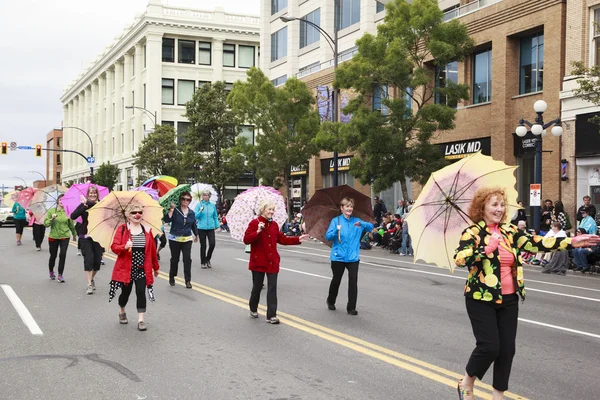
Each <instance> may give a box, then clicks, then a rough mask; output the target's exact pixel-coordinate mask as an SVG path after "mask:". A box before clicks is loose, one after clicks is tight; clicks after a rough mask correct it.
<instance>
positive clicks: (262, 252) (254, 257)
mask: <svg viewBox="0 0 600 400" xmlns="http://www.w3.org/2000/svg"><path fill="white" fill-rule="evenodd" d="M259 222H264V223H265V229H263V230H262V232H260V233H257V231H258V223H259ZM244 243H245V244H249V245H250V263H249V264H248V269H249V270H250V271H258V272H266V273H268V274H277V273H279V253H278V252H277V243H279V244H286V245H287V244H300V238H299V237H298V236H285V235H284V234H283V233H281V231H280V230H279V225H277V222H275V221H268V220H267V219H266V218H264V217H262V216H260V217H258V218H256V219H253V220H252V221H250V223H249V224H248V228H247V229H246V233H245V234H244Z"/></svg>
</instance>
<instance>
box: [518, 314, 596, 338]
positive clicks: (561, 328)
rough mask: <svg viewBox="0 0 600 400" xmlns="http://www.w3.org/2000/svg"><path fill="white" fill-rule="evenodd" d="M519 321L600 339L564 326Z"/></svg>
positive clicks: (523, 319) (524, 320) (520, 319)
mask: <svg viewBox="0 0 600 400" xmlns="http://www.w3.org/2000/svg"><path fill="white" fill-rule="evenodd" d="M519 321H521V322H527V323H530V324H534V325H540V326H545V327H547V328H552V329H558V330H560V331H566V332H571V333H576V334H578V335H584V336H590V337H593V338H596V339H600V335H596V334H595V333H589V332H584V331H578V330H577V329H571V328H565V327H564V326H558V325H552V324H546V323H544V322H538V321H532V320H530V319H525V318H519Z"/></svg>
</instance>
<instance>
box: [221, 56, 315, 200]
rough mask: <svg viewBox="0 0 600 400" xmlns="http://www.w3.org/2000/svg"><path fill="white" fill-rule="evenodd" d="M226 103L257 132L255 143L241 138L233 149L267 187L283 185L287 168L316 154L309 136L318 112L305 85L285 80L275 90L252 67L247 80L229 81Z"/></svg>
mask: <svg viewBox="0 0 600 400" xmlns="http://www.w3.org/2000/svg"><path fill="white" fill-rule="evenodd" d="M228 101H229V104H230V105H231V109H232V111H233V112H235V113H236V115H237V116H238V118H239V119H240V120H242V121H246V123H248V124H250V125H254V126H255V128H256V129H257V130H258V132H259V135H257V137H256V145H255V146H252V145H251V144H248V143H247V142H246V141H244V140H242V141H240V143H239V144H238V146H236V148H235V151H237V152H239V153H241V154H244V157H245V159H246V160H245V161H246V164H247V167H248V168H249V169H250V170H253V171H255V173H256V176H257V177H258V178H260V179H262V180H263V181H265V182H266V183H267V184H268V185H273V186H274V187H276V188H279V187H281V186H282V185H284V184H286V185H287V184H288V182H289V179H290V168H291V167H292V166H295V165H302V164H305V163H306V162H307V161H308V160H309V159H310V158H311V157H312V156H313V155H316V154H318V152H319V148H318V147H317V145H316V143H315V141H314V138H315V135H316V132H317V131H318V129H319V114H318V112H317V111H316V109H315V98H314V94H313V93H312V92H311V91H310V90H309V89H308V87H307V86H306V84H305V83H303V82H301V81H299V80H298V79H296V78H290V79H288V80H287V81H286V83H285V84H284V85H283V87H279V88H276V87H275V86H273V84H272V83H271V81H270V80H269V79H268V78H267V77H266V76H265V74H264V73H263V72H262V71H261V70H259V69H258V68H255V67H253V68H251V69H250V70H248V72H247V79H246V81H244V82H241V81H238V82H236V83H235V84H234V85H233V90H232V91H231V94H230V95H229V98H228ZM288 209H289V204H288Z"/></svg>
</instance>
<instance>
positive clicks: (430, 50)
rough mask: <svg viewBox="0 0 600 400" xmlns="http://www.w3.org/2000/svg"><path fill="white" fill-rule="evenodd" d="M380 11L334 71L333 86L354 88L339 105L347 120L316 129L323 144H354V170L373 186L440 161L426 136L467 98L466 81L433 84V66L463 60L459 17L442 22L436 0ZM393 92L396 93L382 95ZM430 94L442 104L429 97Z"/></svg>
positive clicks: (420, 176)
mask: <svg viewBox="0 0 600 400" xmlns="http://www.w3.org/2000/svg"><path fill="white" fill-rule="evenodd" d="M386 10H387V12H386V16H385V20H384V22H383V23H382V24H380V25H379V26H378V27H377V35H375V36H374V35H371V34H368V33H367V34H365V35H363V37H362V38H360V39H359V40H358V41H357V45H358V54H356V55H355V56H354V57H353V58H352V60H350V61H348V62H346V63H344V64H342V65H341V66H340V67H339V68H338V70H337V71H336V75H335V80H334V86H336V87H339V88H344V89H352V90H353V91H354V92H355V93H356V96H354V98H352V99H351V100H349V101H348V105H347V106H346V107H345V108H344V109H343V112H344V113H345V114H346V115H348V114H352V118H351V120H350V121H349V123H336V122H325V123H323V124H322V126H321V131H320V132H319V135H318V143H319V145H320V146H321V147H323V148H324V149H327V150H330V151H338V152H343V151H347V150H351V151H353V152H354V153H355V157H354V158H353V160H352V162H351V164H350V169H351V171H352V174H353V175H354V176H355V177H357V178H359V179H360V181H361V183H363V184H373V186H374V189H375V190H376V191H380V190H384V189H387V188H389V187H391V186H392V185H393V184H394V182H397V181H404V180H405V178H406V177H408V178H410V179H412V180H416V181H419V182H421V183H425V181H426V180H427V178H428V177H429V175H430V173H431V172H433V171H435V170H437V169H439V168H441V167H442V166H444V165H445V161H444V158H443V155H442V154H441V152H440V151H439V149H438V146H436V145H433V144H431V143H430V139H432V138H433V137H434V134H435V133H436V132H439V131H443V130H447V129H452V128H454V116H455V113H456V110H455V108H454V106H456V104H457V103H458V101H460V100H461V99H466V98H468V86H467V85H462V84H461V85H457V84H452V83H447V85H446V87H445V88H435V87H434V79H436V78H437V76H434V75H435V72H434V71H436V70H439V69H440V68H435V67H443V66H445V65H446V64H448V63H450V62H453V61H462V60H463V59H464V58H465V56H466V55H468V54H469V53H470V52H471V49H472V46H473V41H472V40H471V39H470V38H469V36H468V34H467V30H466V27H465V26H464V25H463V24H461V23H460V22H458V21H456V20H452V21H450V22H446V23H444V22H442V11H441V10H440V9H439V7H438V4H437V1H436V0H414V1H413V2H412V4H408V3H407V2H406V1H403V0H393V1H392V2H390V3H388V4H387V5H386ZM429 60H431V61H429ZM394 91H396V92H397V94H396V95H395V96H390V95H388V93H393V92H394ZM436 93H439V94H440V95H441V96H443V97H444V98H445V99H446V102H447V104H433V103H434V101H433V100H434V96H435V94H436ZM372 100H377V101H381V104H382V106H381V109H380V110H373V107H372V106H371V102H372ZM405 186H406V185H402V194H403V197H404V198H405V199H406V198H409V196H408V191H407V189H406V187H405Z"/></svg>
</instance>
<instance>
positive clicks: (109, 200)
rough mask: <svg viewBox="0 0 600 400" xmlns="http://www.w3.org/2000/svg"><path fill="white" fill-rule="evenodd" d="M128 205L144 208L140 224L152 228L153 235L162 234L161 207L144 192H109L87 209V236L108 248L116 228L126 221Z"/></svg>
mask: <svg viewBox="0 0 600 400" xmlns="http://www.w3.org/2000/svg"><path fill="white" fill-rule="evenodd" d="M130 205H136V206H141V207H142V208H143V210H144V214H143V215H142V225H143V226H144V228H145V229H147V230H149V229H152V233H153V234H154V235H160V234H162V231H161V227H162V217H163V208H162V207H161V206H160V205H159V204H158V202H157V201H156V200H153V199H152V197H150V195H148V194H147V193H144V192H137V191H135V192H110V193H109V194H108V195H107V196H106V197H104V198H103V199H102V200H101V201H100V202H99V203H98V204H96V205H95V206H93V207H92V208H90V209H89V211H88V233H87V234H88V236H90V237H91V238H92V239H94V240H95V241H96V242H98V243H100V245H101V246H102V247H104V248H105V249H109V248H110V245H111V244H112V241H113V238H114V236H115V233H116V231H117V228H118V227H119V226H121V225H122V224H124V223H125V222H127V216H126V214H125V212H126V210H127V207H128V206H130Z"/></svg>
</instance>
